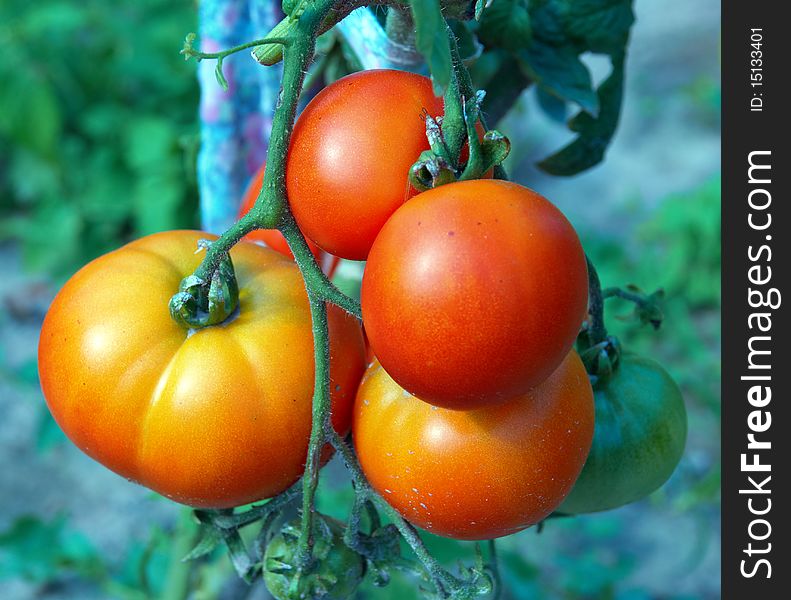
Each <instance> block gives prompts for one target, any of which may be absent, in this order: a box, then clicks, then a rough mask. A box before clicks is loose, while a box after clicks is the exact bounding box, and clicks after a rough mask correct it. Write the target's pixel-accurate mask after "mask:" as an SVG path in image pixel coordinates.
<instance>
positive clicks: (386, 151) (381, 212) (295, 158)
mask: <svg viewBox="0 0 791 600" xmlns="http://www.w3.org/2000/svg"><path fill="white" fill-rule="evenodd" d="M425 113H428V114H429V115H431V116H433V117H436V116H439V115H442V113H443V101H442V98H437V97H436V96H434V92H433V90H432V87H431V80H429V79H428V78H426V77H423V76H421V75H415V74H414V73H407V72H404V71H390V70H379V71H362V72H360V73H354V74H352V75H349V76H347V77H344V78H342V79H339V80H338V81H336V82H335V83H332V84H330V85H329V86H327V87H326V88H324V89H323V90H322V91H321V92H319V93H318V94H317V95H316V97H315V98H313V100H311V102H310V103H309V104H308V105H307V106H306V107H305V110H304V111H303V112H302V114H301V115H300V117H299V119H298V120H297V122H296V125H295V127H294V133H293V136H292V138H291V148H290V151H289V155H288V163H287V168H286V187H287V189H288V197H289V203H290V205H291V210H292V211H293V213H294V216H295V217H296V220H297V223H299V226H300V228H302V230H303V231H304V232H305V235H307V236H308V237H309V238H310V239H312V240H314V241H315V242H316V243H317V244H318V245H319V246H320V247H321V248H323V249H324V250H326V251H327V252H330V253H332V254H335V255H337V256H340V257H341V258H348V259H352V260H364V259H365V257H366V256H367V255H368V251H369V249H370V248H371V244H373V241H374V238H375V237H376V235H377V233H378V232H379V230H380V229H381V228H382V225H384V223H385V221H386V220H387V218H388V217H389V216H390V215H391V214H392V213H393V211H395V210H396V208H398V207H399V206H400V205H401V204H403V203H404V201H405V200H407V199H408V198H409V197H411V196H412V195H414V194H415V193H416V190H414V189H413V188H412V187H411V186H410V185H409V181H408V175H409V168H410V167H411V166H412V164H413V163H414V162H415V161H416V160H417V159H418V157H419V156H420V153H421V152H423V151H424V150H428V149H429V144H428V140H427V138H426V124H425V120H424V114H425Z"/></svg>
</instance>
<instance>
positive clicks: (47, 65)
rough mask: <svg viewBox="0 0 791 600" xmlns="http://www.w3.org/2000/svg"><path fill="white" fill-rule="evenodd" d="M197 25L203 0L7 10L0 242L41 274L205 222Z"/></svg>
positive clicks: (10, 1)
mask: <svg viewBox="0 0 791 600" xmlns="http://www.w3.org/2000/svg"><path fill="white" fill-rule="evenodd" d="M195 25H196V13H195V9H194V3H193V2H192V1H191V0H124V1H122V2H105V1H104V0H83V1H82V2H79V3H75V2H69V1H67V0H63V1H57V0H53V1H49V2H28V1H27V0H4V2H2V3H0V43H2V46H3V52H2V53H0V81H2V82H3V83H2V85H1V86H0V106H2V110H0V217H1V218H2V225H0V239H8V238H12V239H16V240H20V241H21V242H22V247H23V250H24V257H25V260H26V262H27V264H28V265H29V266H30V267H32V268H35V269H40V270H46V271H48V272H51V273H57V274H60V275H65V274H69V273H71V272H73V271H74V270H75V269H77V268H78V267H80V266H81V265H83V264H84V263H85V262H87V261H88V260H90V259H91V258H94V257H95V256H97V255H99V254H101V253H103V252H106V251H107V250H109V249H112V248H115V247H117V246H118V245H119V243H120V242H122V241H124V240H126V239H128V238H131V237H136V236H139V235H144V234H147V233H152V232H154V231H159V230H162V229H172V228H177V227H185V226H194V225H195V224H196V222H197V190H196V185H195V179H194V156H195V153H196V150H197V124H196V112H197V105H198V85H197V82H196V79H195V77H194V72H193V71H194V67H190V66H185V65H184V63H183V59H182V58H181V57H180V56H179V49H180V47H181V41H182V40H183V38H184V34H185V32H187V31H190V30H193V29H195Z"/></svg>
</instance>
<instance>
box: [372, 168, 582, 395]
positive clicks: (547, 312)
mask: <svg viewBox="0 0 791 600" xmlns="http://www.w3.org/2000/svg"><path fill="white" fill-rule="evenodd" d="M587 281H588V280H587V268H586V263H585V255H584V253H583V250H582V246H581V245H580V241H579V239H578V238H577V234H576V233H575V231H574V229H573V227H572V226H571V224H569V222H568V221H567V220H566V218H565V217H564V216H563V214H562V213H561V212H560V211H559V210H558V209H557V208H555V206H553V205H552V204H551V203H550V202H549V201H548V200H546V199H545V198H543V197H542V196H540V195H538V194H536V193H535V192H533V191H531V190H529V189H527V188H524V187H522V186H520V185H517V184H514V183H509V182H505V181H495V180H476V181H464V182H458V183H451V184H448V185H443V186H441V187H438V188H435V189H433V190H429V191H427V192H424V193H422V194H420V195H419V196H416V197H415V198H413V199H412V200H410V201H409V202H408V203H407V204H405V205H403V206H402V207H401V208H399V209H398V211H396V213H395V214H393V216H392V217H391V218H390V219H389V220H388V222H387V223H386V224H385V226H384V227H383V228H382V231H381V232H380V234H379V236H378V237H377V239H376V242H375V243H374V246H373V248H372V249H371V253H370V255H369V257H368V262H367V264H366V267H365V272H364V274H363V282H362V312H363V320H364V322H365V331H366V333H367V335H368V339H369V341H370V344H371V348H372V349H373V353H374V354H375V355H376V357H377V358H378V359H379V361H380V362H381V363H382V366H383V367H384V368H385V370H386V371H387V372H388V373H389V374H390V376H391V377H392V378H393V379H395V380H396V381H397V382H398V384H399V385H401V386H402V387H403V388H405V389H407V390H408V391H409V392H410V393H412V394H414V395H416V396H418V397H419V398H421V399H423V400H425V401H427V402H431V403H433V404H436V405H438V406H444V407H448V408H458V409H468V408H474V407H479V406H482V405H486V404H491V403H496V402H500V401H503V400H505V399H508V398H512V397H514V396H517V395H519V394H524V393H525V392H526V391H527V390H529V389H530V388H532V387H534V386H536V385H538V384H539V383H541V382H542V381H543V380H544V379H546V378H547V377H548V376H549V375H550V373H552V372H553V371H554V370H555V369H556V368H557V366H558V365H559V364H560V362H561V361H562V360H563V358H564V357H565V356H566V355H567V354H568V352H569V350H570V349H571V347H572V344H573V342H574V340H575V338H576V336H577V333H578V331H579V328H580V325H581V324H582V322H583V320H584V318H585V314H586V311H587V304H588V297H587V294H588V283H587Z"/></svg>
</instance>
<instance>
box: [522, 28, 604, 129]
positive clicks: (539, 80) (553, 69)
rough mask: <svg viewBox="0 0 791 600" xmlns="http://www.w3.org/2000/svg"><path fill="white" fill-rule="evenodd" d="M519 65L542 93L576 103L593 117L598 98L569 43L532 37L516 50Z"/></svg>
mask: <svg viewBox="0 0 791 600" xmlns="http://www.w3.org/2000/svg"><path fill="white" fill-rule="evenodd" d="M520 58H521V60H520V66H521V67H522V68H523V69H524V70H525V72H526V74H527V75H528V76H529V77H530V78H531V79H533V81H535V83H536V84H537V85H538V86H539V87H540V88H541V89H543V90H544V91H545V92H547V93H549V94H552V95H554V96H557V97H558V98H560V99H563V100H569V101H570V102H574V103H576V104H578V105H579V106H580V107H581V108H582V109H583V110H584V111H586V112H588V113H590V114H591V115H593V116H594V117H595V116H597V113H598V112H599V99H598V97H597V96H596V92H594V91H593V82H592V81H591V76H590V72H589V71H588V67H586V66H585V64H584V63H583V62H582V61H581V60H580V58H579V55H578V53H577V51H576V50H575V49H574V48H573V47H572V46H568V45H566V46H552V45H550V44H547V43H544V42H541V41H538V40H535V41H534V42H533V43H532V44H530V46H529V47H528V48H527V49H526V50H524V51H522V52H521V53H520Z"/></svg>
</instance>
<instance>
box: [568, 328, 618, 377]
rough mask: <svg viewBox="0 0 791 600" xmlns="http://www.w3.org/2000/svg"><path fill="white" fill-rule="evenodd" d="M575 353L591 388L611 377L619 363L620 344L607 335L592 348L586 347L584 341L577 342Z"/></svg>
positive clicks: (615, 338)
mask: <svg viewBox="0 0 791 600" xmlns="http://www.w3.org/2000/svg"><path fill="white" fill-rule="evenodd" d="M582 337H583V336H581V338H582ZM577 351H578V352H579V355H580V358H581V359H582V364H584V365H585V370H586V371H587V372H588V376H589V377H590V379H591V385H593V386H598V385H600V384H602V383H604V382H605V381H607V380H608V379H609V378H610V377H612V375H613V373H615V370H616V369H617V368H618V365H619V364H620V361H621V352H622V349H621V342H620V340H619V339H618V338H617V337H615V336H614V335H608V336H607V337H606V338H605V339H604V340H602V341H600V342H598V343H596V344H594V345H592V346H587V344H586V341H585V340H584V339H582V340H581V341H580V340H578V342H577Z"/></svg>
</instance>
